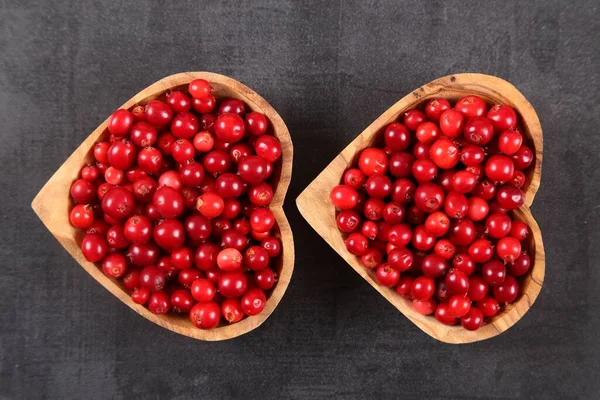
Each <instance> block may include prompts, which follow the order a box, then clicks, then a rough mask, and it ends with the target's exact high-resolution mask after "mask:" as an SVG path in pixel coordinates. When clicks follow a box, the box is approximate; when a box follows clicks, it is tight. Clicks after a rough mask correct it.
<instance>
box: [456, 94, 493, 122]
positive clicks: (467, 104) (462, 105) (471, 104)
mask: <svg viewBox="0 0 600 400" xmlns="http://www.w3.org/2000/svg"><path fill="white" fill-rule="evenodd" d="M454 109H455V110H456V111H459V112H461V113H462V114H464V115H465V117H466V118H473V117H481V116H483V115H485V114H486V113H487V104H486V103H485V100H483V99H482V98H481V97H479V96H475V95H469V96H465V97H463V98H461V99H460V100H458V101H457V102H456V104H455V105H454Z"/></svg>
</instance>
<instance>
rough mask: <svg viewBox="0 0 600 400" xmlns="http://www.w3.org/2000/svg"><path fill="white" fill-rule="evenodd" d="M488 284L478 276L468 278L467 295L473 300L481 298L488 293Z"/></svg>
mask: <svg viewBox="0 0 600 400" xmlns="http://www.w3.org/2000/svg"><path fill="white" fill-rule="evenodd" d="M488 290H489V288H488V285H487V283H485V281H484V280H483V279H482V278H481V277H480V276H471V277H470V278H469V287H468V291H467V296H469V298H470V299H471V300H473V301H479V300H482V299H483V298H484V297H485V296H486V295H487V294H488Z"/></svg>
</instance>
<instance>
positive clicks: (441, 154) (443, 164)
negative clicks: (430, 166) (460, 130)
mask: <svg viewBox="0 0 600 400" xmlns="http://www.w3.org/2000/svg"><path fill="white" fill-rule="evenodd" d="M429 155H430V157H431V159H432V160H433V162H434V163H435V164H436V165H437V166H438V167H440V168H444V169H448V168H452V167H454V166H455V165H456V164H457V163H458V161H459V159H460V151H459V150H458V146H456V145H455V144H454V142H453V141H451V140H449V139H438V140H436V141H435V142H433V144H432V145H431V149H430V150H429Z"/></svg>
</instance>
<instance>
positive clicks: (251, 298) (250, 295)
mask: <svg viewBox="0 0 600 400" xmlns="http://www.w3.org/2000/svg"><path fill="white" fill-rule="evenodd" d="M266 301H267V298H266V296H265V293H264V292H263V291H262V290H261V289H259V288H253V289H250V290H248V291H247V292H246V293H245V294H244V295H243V296H242V301H241V303H242V310H244V313H245V314H246V315H250V316H252V315H257V314H260V312H261V311H262V310H263V309H264V308H265V303H266Z"/></svg>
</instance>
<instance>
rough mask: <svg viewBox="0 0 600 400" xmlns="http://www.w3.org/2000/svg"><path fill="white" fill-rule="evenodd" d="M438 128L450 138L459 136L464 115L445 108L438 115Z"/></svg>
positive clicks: (463, 123)
mask: <svg viewBox="0 0 600 400" xmlns="http://www.w3.org/2000/svg"><path fill="white" fill-rule="evenodd" d="M439 122H440V130H441V131H442V133H443V134H444V135H446V136H447V137H450V138H455V137H459V136H460V135H462V131H463V128H464V125H465V116H464V115H463V114H462V113H461V112H459V111H456V110H452V109H449V110H446V111H444V112H443V113H442V115H441V116H440V121H439Z"/></svg>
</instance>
